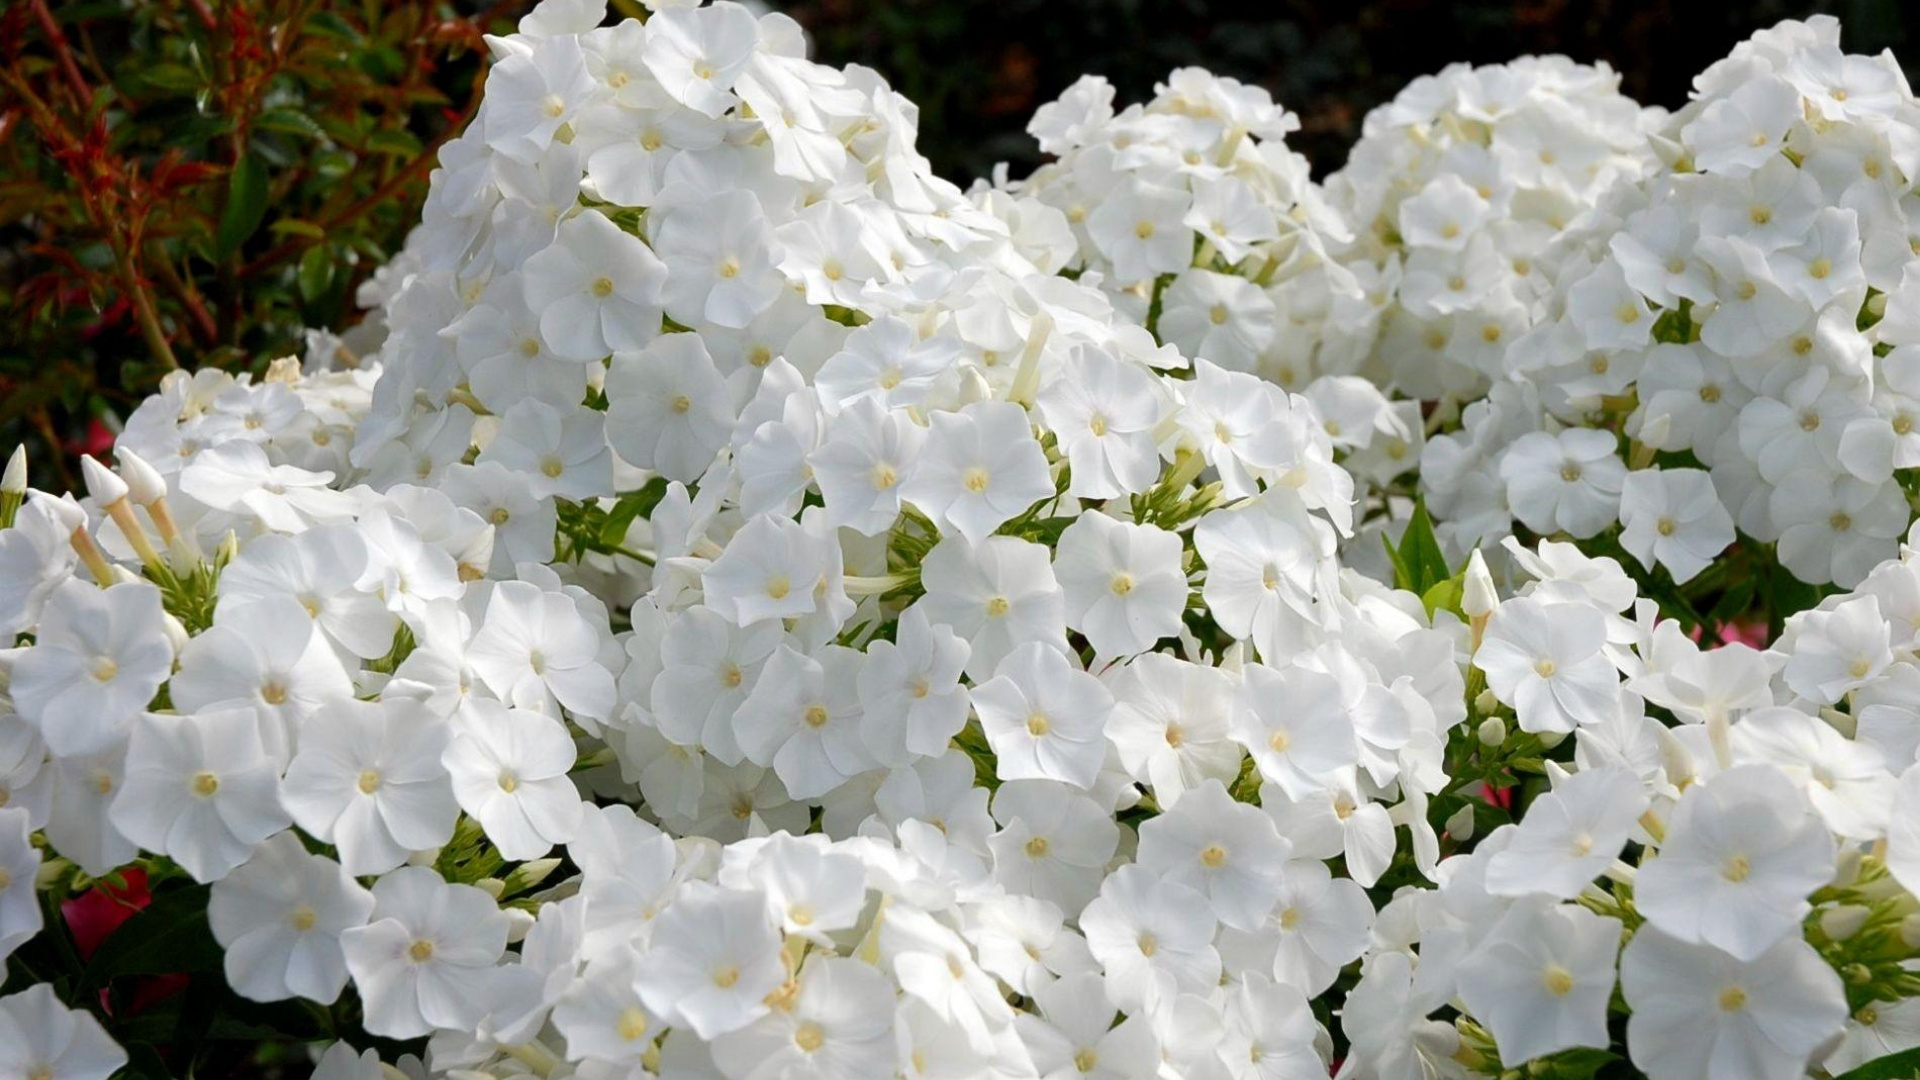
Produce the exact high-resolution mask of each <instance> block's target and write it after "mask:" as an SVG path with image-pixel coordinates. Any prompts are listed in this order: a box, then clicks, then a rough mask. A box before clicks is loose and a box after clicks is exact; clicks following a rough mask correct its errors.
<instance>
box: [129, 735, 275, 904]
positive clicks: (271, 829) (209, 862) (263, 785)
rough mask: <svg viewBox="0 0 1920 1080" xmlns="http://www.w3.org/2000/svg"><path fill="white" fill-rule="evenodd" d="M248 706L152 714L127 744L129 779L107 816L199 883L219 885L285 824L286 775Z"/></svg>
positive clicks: (136, 839)
mask: <svg viewBox="0 0 1920 1080" xmlns="http://www.w3.org/2000/svg"><path fill="white" fill-rule="evenodd" d="M260 727H261V720H260V718H259V717H258V716H257V715H256V714H255V712H254V710H252V709H248V708H237V709H217V710H211V711H206V712H199V713H194V714H192V715H187V716H176V715H168V714H162V713H147V714H145V715H143V716H142V717H141V719H140V722H139V723H138V724H136V725H135V726H134V729H133V738H132V741H131V742H130V743H129V744H128V747H127V765H126V770H127V773H126V780H125V781H124V782H123V783H122V784H121V785H120V789H119V791H118V792H117V793H116V794H115V795H114V798H113V805H112V808H111V809H110V810H109V811H108V813H109V816H110V817H111V818H112V820H113V825H114V827H115V828H117V829H119V830H120V832H121V833H123V834H124V835H125V836H126V837H127V839H129V840H132V841H133V842H134V843H136V844H139V845H140V846H141V847H143V848H145V849H147V850H148V851H152V852H157V853H160V854H163V855H166V856H167V857H168V858H170V859H172V860H173V861H175V862H177V863H179V864H180V866H181V867H182V868H184V869H185V870H186V871H187V873H189V874H192V875H193V878H194V880H196V881H218V880H219V879H221V878H223V877H225V876H227V874H228V873H229V872H230V871H232V870H233V868H234V867H236V866H239V865H240V864H241V863H243V862H245V861H247V857H248V856H249V855H250V854H251V853H252V851H253V846H254V845H255V844H258V843H259V842H260V841H262V840H265V839H266V838H267V837H269V836H272V835H273V834H274V833H276V832H279V831H280V830H281V829H284V828H286V827H287V824H288V819H287V813H286V811H285V810H282V809H281V808H280V800H279V793H280V770H279V768H278V767H277V766H276V765H275V763H274V761H273V759H272V758H270V757H268V756H267V750H266V747H265V746H264V745H262V743H261V741H260Z"/></svg>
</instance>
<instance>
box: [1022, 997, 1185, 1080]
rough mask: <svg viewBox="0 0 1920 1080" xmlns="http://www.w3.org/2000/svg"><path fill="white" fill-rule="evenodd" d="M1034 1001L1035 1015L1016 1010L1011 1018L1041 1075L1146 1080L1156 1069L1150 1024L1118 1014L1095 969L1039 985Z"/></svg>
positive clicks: (1157, 1054)
mask: <svg viewBox="0 0 1920 1080" xmlns="http://www.w3.org/2000/svg"><path fill="white" fill-rule="evenodd" d="M1034 1004H1035V1005H1037V1006H1038V1007H1039V1010H1040V1015H1039V1016H1035V1015H1033V1014H1031V1013H1021V1014H1019V1015H1018V1016H1017V1017H1016V1018H1015V1020H1014V1023H1015V1024H1016V1026H1017V1028H1018V1030H1019V1032H1020V1038H1021V1041H1022V1042H1024V1043H1025V1044H1026V1045H1027V1047H1028V1048H1029V1049H1030V1050H1031V1051H1032V1053H1033V1064H1034V1067H1035V1068H1036V1069H1038V1070H1040V1075H1041V1076H1046V1077H1054V1076H1059V1077H1068V1076H1074V1075H1081V1076H1087V1077H1097V1078H1099V1080H1149V1078H1150V1077H1152V1076H1154V1075H1155V1074H1156V1073H1157V1072H1158V1070H1159V1067H1160V1048H1159V1045H1158V1040H1156V1039H1155V1038H1154V1037H1153V1029H1152V1028H1151V1027H1149V1026H1148V1024H1147V1021H1146V1018H1145V1017H1142V1016H1130V1017H1126V1018H1121V1017H1120V1016H1119V1015H1118V1013H1119V1010H1117V1009H1115V1008H1114V1006H1113V1003H1112V1001H1111V1000H1110V999H1109V998H1108V997H1107V991H1106V988H1105V986H1104V985H1103V984H1102V982H1101V979H1100V976H1099V975H1098V974H1096V973H1093V972H1081V973H1078V974H1074V975H1069V976H1067V977H1065V978H1063V979H1060V980H1059V981H1057V982H1054V983H1052V984H1050V985H1048V986H1045V987H1042V988H1041V989H1040V990H1039V991H1038V992H1037V993H1035V995H1034ZM1116 1021H1118V1022H1117V1023H1116Z"/></svg>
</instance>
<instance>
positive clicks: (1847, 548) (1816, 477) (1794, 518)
mask: <svg viewBox="0 0 1920 1080" xmlns="http://www.w3.org/2000/svg"><path fill="white" fill-rule="evenodd" d="M1766 509H1767V512H1768V513H1770V514H1771V515H1772V518H1773V521H1774V524H1775V525H1776V526H1778V528H1779V530H1780V545H1779V555H1780V564H1781V565H1782V566H1785V567H1786V568H1787V569H1788V570H1791V571H1792V572H1793V573H1794V575H1795V576H1796V577H1799V578H1800V579H1801V580H1803V581H1808V582H1812V583H1815V584H1820V583H1824V582H1828V581H1831V582H1833V583H1835V584H1837V585H1839V586H1840V587H1841V588H1843V589H1850V588H1852V587H1853V586H1855V585H1858V584H1859V583H1860V581H1861V579H1862V578H1865V577H1866V576H1867V573H1868V571H1870V570H1872V569H1873V567H1874V565H1875V564H1876V563H1879V562H1881V561H1883V560H1885V559H1889V558H1892V557H1893V555H1894V553H1895V551H1896V550H1897V549H1898V547H1899V545H1898V543H1896V541H1897V540H1898V538H1899V536H1900V534H1901V530H1902V529H1904V528H1906V522H1907V519H1908V516H1909V507H1908V506H1907V503H1906V496H1905V493H1904V492H1903V491H1902V490H1901V488H1900V485H1899V484H1898V483H1897V482H1895V481H1893V480H1891V479H1889V480H1887V481H1886V482H1884V483H1877V484H1876V483H1869V482H1867V481H1864V480H1860V479H1858V478H1856V477H1852V476H1837V475H1835V474H1834V473H1833V472H1832V471H1831V470H1829V469H1826V468H1805V469H1799V470H1797V471H1794V472H1791V473H1788V474H1787V475H1786V476H1785V477H1783V478H1782V479H1781V480H1780V483H1779V486H1777V487H1775V488H1774V490H1773V495H1772V498H1771V499H1770V500H1769V501H1768V504H1767V507H1766Z"/></svg>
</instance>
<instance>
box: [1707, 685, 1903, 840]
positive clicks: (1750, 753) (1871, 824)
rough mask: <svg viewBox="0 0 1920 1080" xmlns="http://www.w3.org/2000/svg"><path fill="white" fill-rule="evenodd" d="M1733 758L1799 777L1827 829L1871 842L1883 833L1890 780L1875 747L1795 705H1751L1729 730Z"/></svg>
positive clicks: (1891, 787)
mask: <svg viewBox="0 0 1920 1080" xmlns="http://www.w3.org/2000/svg"><path fill="white" fill-rule="evenodd" d="M1732 743H1733V753H1734V758H1735V759H1736V760H1738V761H1763V762H1768V763H1770V764H1772V765H1774V766H1775V767H1777V768H1779V769H1780V771H1781V772H1784V773H1786V774H1787V775H1788V776H1791V777H1793V778H1794V779H1796V780H1797V781H1799V783H1800V786H1801V790H1802V791H1804V792H1806V795H1807V799H1808V801H1809V802H1811V803H1812V804H1813V808H1814V810H1816V811H1818V812H1819V814H1820V817H1821V819H1822V820H1824V821H1825V822H1826V825H1827V828H1829V829H1832V830H1833V831H1834V832H1835V833H1837V834H1839V835H1840V836H1844V837H1847V838H1850V839H1856V840H1872V839H1876V838H1878V837H1880V836H1882V835H1883V834H1884V833H1885V832H1886V828H1887V822H1888V815H1889V813H1890V812H1891V810H1892V807H1893V793H1894V779H1893V775H1892V774H1891V773H1889V772H1888V771H1887V766H1886V761H1885V759H1884V758H1883V757H1882V756H1881V753H1880V751H1879V750H1877V749H1875V748H1874V747H1873V746H1871V745H1869V744H1865V743H1860V742H1855V741H1854V740H1852V739H1849V738H1847V737H1846V736H1844V735H1842V734H1840V733H1839V732H1838V731H1835V730H1834V729H1833V725H1832V724H1829V723H1828V722H1827V721H1826V720H1824V719H1822V718H1820V717H1817V716H1808V715H1807V714H1806V713H1803V712H1800V711H1798V710H1796V709H1785V708H1770V709H1756V710H1755V711H1753V712H1751V713H1748V714H1747V715H1746V716H1744V717H1742V718H1741V720H1740V722H1739V723H1738V724H1735V725H1734V727H1733V732H1732Z"/></svg>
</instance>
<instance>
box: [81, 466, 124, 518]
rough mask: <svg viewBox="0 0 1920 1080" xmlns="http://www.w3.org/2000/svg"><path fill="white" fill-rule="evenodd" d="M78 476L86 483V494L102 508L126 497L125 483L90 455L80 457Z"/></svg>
mask: <svg viewBox="0 0 1920 1080" xmlns="http://www.w3.org/2000/svg"><path fill="white" fill-rule="evenodd" d="M80 476H81V478H82V479H84V480H85V481H86V484H87V494H89V495H91V496H93V501H94V502H95V503H96V504H98V505H99V506H101V507H102V508H105V507H108V506H112V505H113V504H115V503H117V502H119V501H120V500H121V499H124V498H126V497H127V482H126V481H125V480H122V479H120V478H119V477H118V476H115V475H114V474H113V470H112V469H109V468H107V467H106V466H105V465H102V464H100V462H98V461H96V460H95V459H94V456H93V455H92V454H82V455H80Z"/></svg>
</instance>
